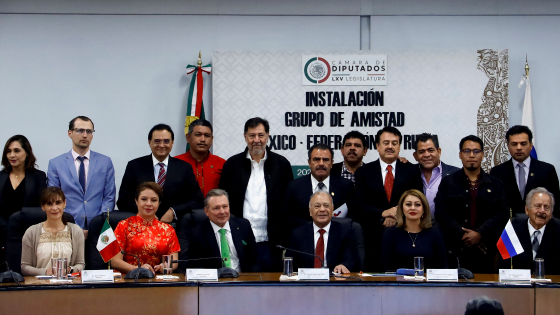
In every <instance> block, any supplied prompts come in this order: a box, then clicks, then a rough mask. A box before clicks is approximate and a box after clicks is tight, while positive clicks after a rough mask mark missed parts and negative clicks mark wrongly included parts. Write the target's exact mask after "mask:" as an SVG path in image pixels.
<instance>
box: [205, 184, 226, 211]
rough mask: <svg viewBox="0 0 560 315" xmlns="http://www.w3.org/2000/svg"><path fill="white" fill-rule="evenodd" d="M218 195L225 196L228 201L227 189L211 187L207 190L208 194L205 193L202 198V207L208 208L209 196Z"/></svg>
mask: <svg viewBox="0 0 560 315" xmlns="http://www.w3.org/2000/svg"><path fill="white" fill-rule="evenodd" d="M220 196H226V198H227V199H228V203H229V195H228V193H227V191H225V190H223V189H218V188H216V189H212V190H210V191H209V192H208V194H207V195H206V197H205V198H204V208H208V202H209V201H210V198H212V197H220Z"/></svg>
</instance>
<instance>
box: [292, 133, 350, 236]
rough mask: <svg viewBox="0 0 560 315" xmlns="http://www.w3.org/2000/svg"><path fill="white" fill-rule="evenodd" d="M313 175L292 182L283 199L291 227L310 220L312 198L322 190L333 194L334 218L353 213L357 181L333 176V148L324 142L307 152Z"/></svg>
mask: <svg viewBox="0 0 560 315" xmlns="http://www.w3.org/2000/svg"><path fill="white" fill-rule="evenodd" d="M307 162H308V163H309V168H310V169H311V174H309V175H306V176H303V177H300V178H297V179H295V180H293V181H291V182H290V184H289V185H288V190H287V192H286V198H285V201H284V213H285V216H286V218H287V220H288V221H290V222H291V223H292V224H291V227H292V228H295V227H296V226H298V225H301V224H303V223H307V222H309V221H311V217H310V216H309V197H311V195H312V194H313V193H314V192H316V191H318V190H322V191H324V192H326V193H328V194H330V195H331V197H332V199H333V203H334V211H333V217H338V218H345V217H348V216H350V215H351V214H352V213H351V208H352V207H351V206H350V204H351V203H352V202H353V199H354V184H353V183H352V181H351V180H349V179H346V178H341V177H338V178H337V177H334V176H330V175H331V168H332V165H333V150H332V149H331V148H330V147H329V146H327V145H326V144H323V143H317V144H315V145H314V146H312V147H311V148H310V149H309V151H308V160H307Z"/></svg>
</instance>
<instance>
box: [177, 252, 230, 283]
mask: <svg viewBox="0 0 560 315" xmlns="http://www.w3.org/2000/svg"><path fill="white" fill-rule="evenodd" d="M207 259H219V260H221V261H222V268H220V269H218V278H221V279H223V278H239V273H237V271H235V270H234V269H232V268H228V267H225V266H224V261H225V260H226V259H227V258H222V257H207V258H193V259H183V260H173V262H172V263H178V262H189V261H196V260H207Z"/></svg>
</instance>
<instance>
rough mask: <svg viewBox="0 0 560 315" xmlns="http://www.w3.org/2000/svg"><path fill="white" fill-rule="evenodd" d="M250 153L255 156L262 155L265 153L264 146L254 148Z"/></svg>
mask: <svg viewBox="0 0 560 315" xmlns="http://www.w3.org/2000/svg"><path fill="white" fill-rule="evenodd" d="M249 151H251V154H253V155H261V154H263V152H264V146H253V147H252V148H251V150H249Z"/></svg>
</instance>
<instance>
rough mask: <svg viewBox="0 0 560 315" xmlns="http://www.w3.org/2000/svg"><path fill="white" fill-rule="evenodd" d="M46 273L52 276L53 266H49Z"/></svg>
mask: <svg viewBox="0 0 560 315" xmlns="http://www.w3.org/2000/svg"><path fill="white" fill-rule="evenodd" d="M45 274H46V275H47V276H52V268H47V271H46V272H45Z"/></svg>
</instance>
